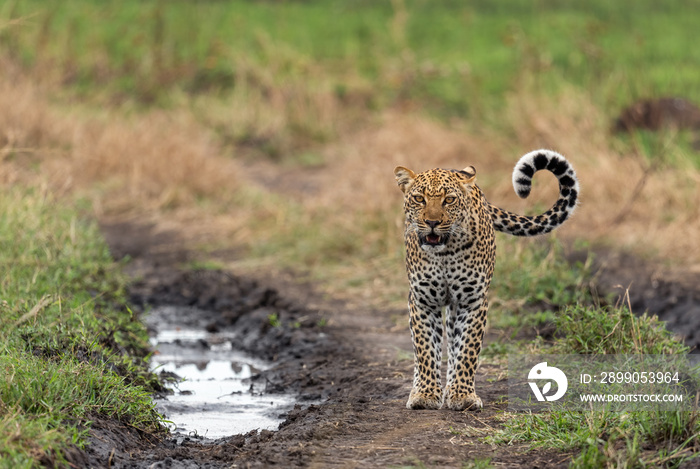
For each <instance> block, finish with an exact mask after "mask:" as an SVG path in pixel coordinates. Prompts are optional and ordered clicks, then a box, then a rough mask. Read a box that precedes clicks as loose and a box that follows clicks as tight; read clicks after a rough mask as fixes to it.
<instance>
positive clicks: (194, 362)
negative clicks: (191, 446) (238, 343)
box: [146, 307, 293, 438]
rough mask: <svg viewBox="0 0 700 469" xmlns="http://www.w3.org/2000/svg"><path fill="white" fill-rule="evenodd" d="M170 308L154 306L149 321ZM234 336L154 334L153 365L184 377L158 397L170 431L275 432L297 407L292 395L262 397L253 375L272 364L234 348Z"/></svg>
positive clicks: (179, 332) (209, 434)
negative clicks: (252, 378)
mask: <svg viewBox="0 0 700 469" xmlns="http://www.w3.org/2000/svg"><path fill="white" fill-rule="evenodd" d="M167 308H168V309H165V310H164V309H163V308H157V309H155V310H154V311H152V312H151V314H150V316H149V319H150V320H149V319H147V320H146V321H147V322H149V323H151V325H153V326H156V327H157V326H160V325H162V324H163V322H162V321H158V320H157V318H158V316H160V315H161V314H162V313H164V312H165V313H167V312H168V311H169V309H170V308H173V307H167ZM180 309H181V308H180ZM190 311H191V309H190ZM159 313H160V314H159ZM161 317H162V316H161ZM159 322H160V324H159ZM170 327H172V325H170ZM232 339H233V336H232V335H231V334H229V335H225V334H210V333H207V332H205V331H203V330H201V329H198V330H196V329H180V328H176V329H167V330H160V331H158V333H157V336H155V337H152V338H151V344H152V345H153V346H154V347H155V348H156V349H157V352H156V354H154V356H153V358H152V359H151V369H153V370H154V371H155V372H156V373H168V374H175V375H177V376H178V377H179V378H180V380H181V381H178V382H177V383H175V384H173V385H170V386H169V387H170V388H171V389H172V390H173V391H174V394H172V395H169V396H167V398H165V399H156V407H157V408H158V410H159V411H160V412H162V413H163V414H164V415H165V416H166V418H167V419H168V420H170V421H172V424H171V431H173V432H178V433H183V434H188V435H190V434H195V433H196V434H197V435H199V436H204V437H207V438H221V437H224V436H230V435H235V434H238V433H246V432H248V431H250V430H254V429H267V430H276V429H277V427H278V425H279V424H280V422H281V421H282V419H281V418H280V417H279V415H280V414H281V413H283V412H285V411H286V410H287V409H289V408H291V406H292V405H293V400H292V398H291V396H286V395H277V394H276V395H264V394H263V393H262V391H263V390H262V389H257V388H256V387H255V386H253V385H252V384H251V382H250V379H249V378H250V377H251V376H253V375H255V374H257V373H259V372H260V371H262V370H265V369H267V368H268V367H269V365H268V364H267V363H266V362H264V361H261V360H256V359H255V358H253V357H250V356H247V355H245V354H242V353H240V352H236V351H233V350H232V346H231V340H232Z"/></svg>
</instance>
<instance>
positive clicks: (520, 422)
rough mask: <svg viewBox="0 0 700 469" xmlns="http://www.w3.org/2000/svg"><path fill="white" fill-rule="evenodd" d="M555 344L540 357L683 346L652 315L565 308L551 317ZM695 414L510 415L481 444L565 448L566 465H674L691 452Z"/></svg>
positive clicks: (683, 349)
mask: <svg viewBox="0 0 700 469" xmlns="http://www.w3.org/2000/svg"><path fill="white" fill-rule="evenodd" d="M555 326H556V330H557V339H556V340H555V341H554V343H553V344H552V345H551V346H548V347H546V348H543V349H542V350H541V351H542V353H560V354H573V353H580V354H650V355H651V354H667V355H681V356H682V355H684V354H686V353H688V347H687V346H686V345H684V344H683V343H681V342H679V341H678V340H677V339H675V338H674V337H672V336H671V334H670V333H669V332H668V331H667V330H666V329H665V327H664V325H663V323H661V322H659V321H658V319H657V318H656V317H649V316H647V315H642V316H635V315H633V314H631V313H630V312H629V310H628V309H627V308H626V307H624V306H623V307H614V308H613V307H609V308H599V307H594V306H584V305H577V306H571V307H568V308H566V309H564V310H563V311H561V312H560V313H559V314H557V315H556V319H555ZM699 415H700V414H698V410H697V409H695V410H694V411H680V410H679V411H655V410H648V411H642V412H632V413H623V412H601V411H585V412H578V411H563V410H557V411H552V412H548V413H541V414H513V415H511V416H510V418H508V419H507V421H506V422H505V428H504V429H503V430H502V431H500V432H499V433H497V434H496V435H495V436H491V437H488V438H487V440H488V441H490V442H492V443H496V444H510V443H512V442H515V441H517V442H528V443H530V444H531V447H532V448H540V447H543V448H554V449H557V450H560V451H573V452H576V453H577V456H576V457H575V458H574V459H573V461H572V467H582V468H584V467H603V466H606V465H610V464H612V465H613V466H614V467H629V468H636V467H657V466H662V467H678V465H680V464H681V463H683V462H684V461H686V460H688V459H689V458H691V457H694V456H695V455H696V454H697V451H698V449H699V448H698V446H697V441H698V437H699V436H700V419H699V418H698V416H699Z"/></svg>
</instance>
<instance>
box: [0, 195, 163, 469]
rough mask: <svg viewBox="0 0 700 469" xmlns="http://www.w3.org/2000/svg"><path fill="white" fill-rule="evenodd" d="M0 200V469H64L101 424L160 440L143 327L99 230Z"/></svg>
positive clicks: (35, 199) (66, 215)
mask: <svg viewBox="0 0 700 469" xmlns="http://www.w3.org/2000/svg"><path fill="white" fill-rule="evenodd" d="M0 194H1V195H0V265H2V266H3V271H2V276H1V277H0V298H2V300H1V302H0V311H1V312H2V314H1V315H0V343H2V345H1V346H0V370H1V372H0V466H2V467H8V468H10V467H12V468H15V467H35V466H36V465H37V464H39V463H41V464H43V465H46V466H54V465H64V464H65V463H66V461H65V459H64V452H65V451H66V450H68V449H70V448H72V447H78V448H82V447H83V446H84V444H85V437H86V435H87V431H88V429H89V427H90V423H91V421H92V420H94V419H98V418H115V419H119V420H121V421H123V422H125V423H128V424H130V425H133V426H134V427H135V428H138V429H140V430H142V431H145V432H151V433H158V432H160V431H161V429H160V417H159V415H158V414H157V413H156V412H155V410H154V407H153V403H152V402H151V399H150V394H149V391H151V390H152V387H151V386H150V385H152V384H153V382H151V380H152V379H153V378H150V377H149V374H148V373H147V368H146V364H145V362H144V361H143V357H144V355H145V354H146V353H147V351H148V343H147V335H146V331H145V327H144V326H143V325H142V324H141V323H140V322H139V321H138V320H137V319H136V318H135V317H134V316H133V315H132V314H131V312H130V311H129V310H128V309H127V307H126V303H125V298H124V292H125V290H124V279H123V277H122V276H121V274H120V273H119V266H118V265H115V264H114V262H113V261H112V260H111V258H110V256H109V252H108V250H107V248H106V246H105V244H104V242H103V241H102V239H101V237H100V234H99V232H98V231H97V228H96V226H95V224H94V223H92V222H87V221H85V220H84V219H82V218H81V217H79V215H78V212H76V211H73V210H66V209H65V208H61V207H60V206H59V205H57V204H56V203H55V202H53V201H52V197H51V196H49V195H47V194H46V193H41V192H40V191H30V190H24V189H15V190H7V189H3V190H2V192H1V193H0Z"/></svg>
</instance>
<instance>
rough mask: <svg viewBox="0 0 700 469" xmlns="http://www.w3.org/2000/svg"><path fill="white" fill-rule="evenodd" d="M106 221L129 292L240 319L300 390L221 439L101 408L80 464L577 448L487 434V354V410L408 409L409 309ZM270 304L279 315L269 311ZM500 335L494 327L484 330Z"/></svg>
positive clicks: (248, 344) (489, 393)
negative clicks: (227, 263)
mask: <svg viewBox="0 0 700 469" xmlns="http://www.w3.org/2000/svg"><path fill="white" fill-rule="evenodd" d="M103 232H104V234H105V237H106V239H107V240H108V243H109V244H110V246H111V248H112V252H113V254H114V255H115V256H116V257H118V258H119V257H123V256H129V259H130V260H129V263H128V265H127V271H128V273H129V274H130V275H131V276H132V277H133V278H134V282H133V285H132V288H131V299H132V302H133V303H134V305H136V307H137V308H139V309H141V310H142V311H143V310H146V309H148V308H150V307H154V306H158V305H163V304H167V305H181V306H191V307H194V308H195V309H193V311H201V312H202V313H201V314H199V315H197V316H193V317H191V318H189V319H190V324H189V325H188V327H195V328H196V327H201V328H203V329H204V330H206V331H209V332H212V331H216V332H227V331H229V332H230V331H235V332H236V337H238V338H239V339H238V340H237V341H236V342H235V344H234V347H235V348H237V349H239V350H242V351H245V352H248V353H251V354H254V355H256V356H259V357H261V358H264V359H266V360H269V361H271V362H272V363H273V366H272V367H271V368H270V369H268V370H266V371H263V372H260V373H259V374H257V375H255V376H254V377H253V378H252V379H253V381H254V382H256V383H257V384H258V385H259V386H262V389H264V392H265V393H269V394H270V395H273V394H276V393H292V394H294V395H296V397H297V404H296V405H295V406H294V407H293V408H292V409H291V410H289V411H287V412H286V413H285V414H284V415H282V416H281V417H282V419H283V422H282V424H281V425H280V428H279V430H278V431H269V430H260V431H251V432H248V433H246V434H238V435H232V436H230V437H225V438H220V439H217V440H214V441H210V440H204V439H202V438H200V437H197V436H195V435H192V436H182V435H179V436H178V435H174V436H172V437H168V438H155V437H153V436H150V435H141V434H138V432H137V431H136V430H134V429H133V428H128V427H123V426H122V425H120V424H118V423H116V422H111V421H100V420H98V421H96V423H95V424H94V425H93V427H92V429H91V445H90V446H89V447H88V449H87V451H86V452H85V453H83V454H80V455H76V458H75V461H76V463H77V464H76V465H78V466H91V467H125V468H146V467H148V468H161V467H162V468H166V467H173V468H220V467H272V466H277V467H319V468H326V467H330V468H346V467H347V468H354V467H362V468H364V467H369V468H371V467H402V466H418V467H464V466H465V465H467V467H468V464H469V463H470V462H473V461H480V460H486V459H488V460H490V461H491V464H492V465H493V466H497V467H530V468H534V467H541V468H545V467H546V468H549V467H566V466H568V463H569V461H570V460H571V457H572V454H566V453H558V452H554V451H543V450H541V449H538V450H534V451H528V449H527V447H526V446H524V445H512V446H499V447H497V448H496V447H492V446H490V445H488V444H485V443H483V442H481V438H480V437H482V436H484V435H487V434H491V433H492V432H493V430H494V429H497V428H500V427H501V426H502V425H503V420H504V415H503V411H504V410H505V408H506V403H505V399H504V398H505V396H507V388H506V381H505V373H504V369H503V367H501V366H500V365H498V364H488V363H485V364H483V365H482V366H481V367H480V369H479V370H478V373H477V377H476V382H477V391H478V392H479V394H480V396H481V398H482V400H483V401H484V409H483V411H482V412H479V413H474V412H453V411H447V410H439V411H409V410H407V409H406V408H405V402H406V399H407V396H408V393H409V391H410V385H411V378H412V366H413V364H412V357H411V342H410V336H409V333H408V329H407V325H403V324H400V325H397V324H396V323H395V321H394V320H392V316H395V315H397V314H403V313H404V312H403V311H386V310H373V309H370V308H358V307H357V306H351V305H347V304H345V303H343V302H342V301H338V300H334V299H329V298H326V297H324V296H323V295H322V294H321V293H319V292H318V291H316V290H314V288H313V286H311V285H304V284H300V283H299V282H297V281H296V280H295V279H294V278H293V275H291V274H290V275H288V276H287V275H284V274H276V275H275V276H273V277H269V276H268V277H267V278H265V277H263V276H262V274H261V275H259V276H253V277H255V278H251V277H250V276H246V277H245V278H244V277H241V276H238V275H234V274H231V273H227V272H222V271H216V270H206V271H188V270H182V269H180V266H181V265H182V264H183V263H186V262H188V261H190V260H191V258H190V254H189V253H188V252H187V251H186V250H183V249H181V248H180V247H178V242H177V235H176V234H175V233H163V232H154V230H153V227H149V226H145V225H139V224H134V223H113V224H104V225H103ZM615 262H617V261H615ZM613 264H614V263H613ZM615 269H618V270H615ZM619 270H620V269H619V268H618V267H616V266H615V265H607V266H606V268H605V270H604V273H602V272H603V271H602V270H601V278H602V279H603V280H604V281H606V282H607V283H606V284H605V285H606V287H605V288H612V286H614V285H613V284H617V283H619V284H624V283H625V280H624V279H622V278H620V277H619V276H618V274H616V272H617V271H619ZM633 270H634V269H631V270H630V272H632V271H633ZM606 275H607V277H605V276H606ZM659 285H660V284H659ZM659 288H661V287H659ZM659 293H660V294H662V295H663V294H665V290H659ZM694 294H695V293H694ZM640 298H641V297H640ZM639 301H642V302H643V303H641V304H642V305H648V304H651V303H650V301H647V300H644V298H641V299H640V300H639ZM271 315H274V317H275V318H276V322H274V323H271V321H270V317H271ZM683 327H686V326H683ZM686 332H688V331H686ZM693 337H694V336H693ZM496 340H498V339H497V338H496V336H487V338H486V343H487V344H488V342H489V341H496Z"/></svg>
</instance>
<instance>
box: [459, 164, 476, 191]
mask: <svg viewBox="0 0 700 469" xmlns="http://www.w3.org/2000/svg"><path fill="white" fill-rule="evenodd" d="M457 174H458V175H459V178H460V180H461V183H462V185H463V186H464V187H465V188H466V187H467V186H469V185H471V184H472V183H473V182H474V180H475V179H476V169H475V168H474V166H467V167H466V168H464V169H463V170H461V171H457Z"/></svg>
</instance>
